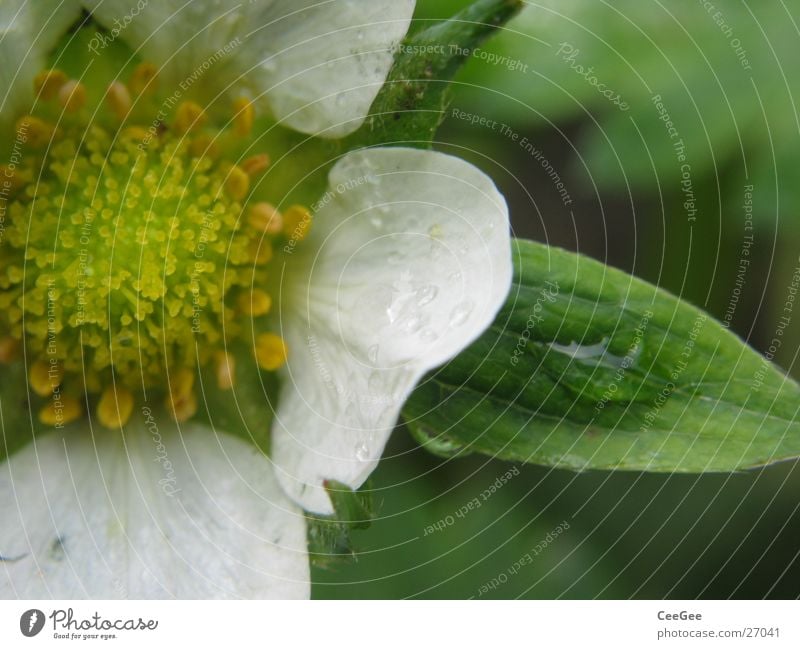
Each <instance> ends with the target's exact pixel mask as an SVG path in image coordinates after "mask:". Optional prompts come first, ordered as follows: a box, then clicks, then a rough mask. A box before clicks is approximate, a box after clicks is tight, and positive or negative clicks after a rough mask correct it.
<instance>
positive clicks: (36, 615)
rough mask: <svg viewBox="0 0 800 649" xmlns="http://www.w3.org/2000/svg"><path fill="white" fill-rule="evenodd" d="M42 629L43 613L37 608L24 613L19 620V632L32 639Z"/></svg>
mask: <svg viewBox="0 0 800 649" xmlns="http://www.w3.org/2000/svg"><path fill="white" fill-rule="evenodd" d="M43 628H44V613H42V612H41V611H40V610H39V609H38V608H32V609H31V610H29V611H25V612H24V613H23V614H22V616H21V617H20V618H19V630H20V631H22V635H24V636H25V637H28V638H32V637H33V636H35V635H36V634H38V633H39V631H41V630H42V629H43Z"/></svg>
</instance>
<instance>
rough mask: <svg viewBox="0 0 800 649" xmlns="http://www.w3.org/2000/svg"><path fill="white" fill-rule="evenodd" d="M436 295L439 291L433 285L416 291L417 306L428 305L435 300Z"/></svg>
mask: <svg viewBox="0 0 800 649" xmlns="http://www.w3.org/2000/svg"><path fill="white" fill-rule="evenodd" d="M438 294H439V289H438V288H437V287H436V286H434V285H433V284H427V285H426V286H423V287H422V288H419V289H417V306H420V307H423V306H425V305H426V304H430V303H431V302H433V301H434V300H435V299H436V296H437V295H438Z"/></svg>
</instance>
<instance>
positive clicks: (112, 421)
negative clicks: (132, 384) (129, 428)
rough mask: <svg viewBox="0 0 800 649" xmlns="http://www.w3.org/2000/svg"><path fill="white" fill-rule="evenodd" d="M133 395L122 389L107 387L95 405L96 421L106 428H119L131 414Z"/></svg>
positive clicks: (126, 421)
mask: <svg viewBox="0 0 800 649" xmlns="http://www.w3.org/2000/svg"><path fill="white" fill-rule="evenodd" d="M133 403H134V398H133V393H132V392H131V391H130V390H128V389H126V388H123V387H121V386H120V387H117V388H113V387H108V388H106V389H105V390H104V391H103V394H102V396H101V397H100V402H99V403H98V404H97V419H98V420H99V421H100V423H101V424H102V425H103V426H105V427H106V428H112V429H116V428H121V427H123V426H124V425H125V424H127V423H128V421H129V420H130V418H131V414H132V413H133Z"/></svg>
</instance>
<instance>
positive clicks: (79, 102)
mask: <svg viewBox="0 0 800 649" xmlns="http://www.w3.org/2000/svg"><path fill="white" fill-rule="evenodd" d="M58 101H59V103H60V104H61V105H62V106H63V107H64V110H65V111H67V112H68V113H77V112H78V111H79V110H80V109H81V108H83V107H84V106H85V105H86V86H84V85H83V84H82V83H80V82H79V81H75V80H74V79H70V80H69V81H67V82H66V83H65V84H64V85H62V86H61V88H59V89H58Z"/></svg>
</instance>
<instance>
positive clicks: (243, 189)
mask: <svg viewBox="0 0 800 649" xmlns="http://www.w3.org/2000/svg"><path fill="white" fill-rule="evenodd" d="M225 191H226V192H228V196H230V197H231V198H232V199H233V200H235V201H241V200H243V199H244V197H245V196H247V192H249V191H250V176H248V175H247V173H245V172H244V171H243V170H242V168H241V167H237V166H236V165H233V166H231V168H230V171H229V172H228V175H227V176H226V178H225Z"/></svg>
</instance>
